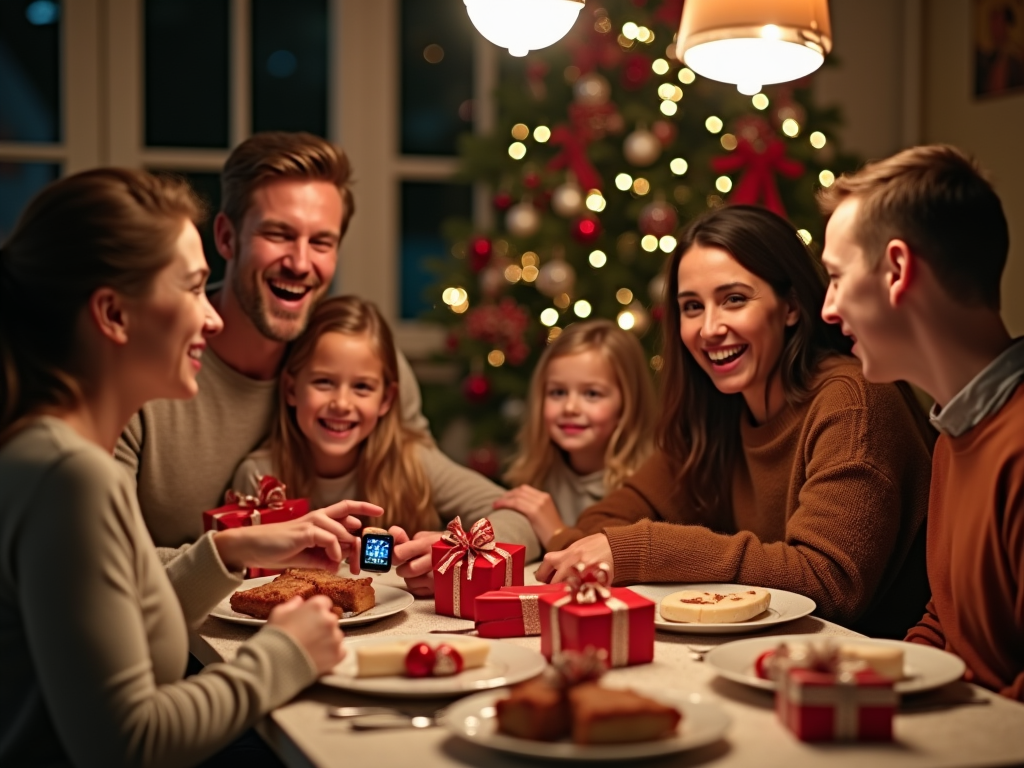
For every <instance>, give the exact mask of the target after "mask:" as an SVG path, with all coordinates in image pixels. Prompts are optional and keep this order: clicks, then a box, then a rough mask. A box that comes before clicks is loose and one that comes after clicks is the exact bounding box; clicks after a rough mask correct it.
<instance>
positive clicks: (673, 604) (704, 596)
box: [660, 587, 772, 624]
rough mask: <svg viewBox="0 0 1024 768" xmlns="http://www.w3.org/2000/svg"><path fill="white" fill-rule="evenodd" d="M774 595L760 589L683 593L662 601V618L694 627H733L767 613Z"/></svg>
mask: <svg viewBox="0 0 1024 768" xmlns="http://www.w3.org/2000/svg"><path fill="white" fill-rule="evenodd" d="M771 600H772V593H771V592H769V591H768V590H767V589H761V588H760V587H747V588H746V589H743V590H740V591H738V592H726V593H725V594H722V593H718V592H700V591H698V590H694V589H684V590H682V591H680V592H673V593H672V594H671V595H669V596H668V597H666V598H665V599H664V600H662V601H661V608H660V612H661V618H663V619H665V620H666V621H679V622H688V623H692V624H733V623H735V622H738V621H746V620H747V619H752V618H754V617H755V616H757V615H758V614H761V613H764V612H765V611H767V610H768V606H769V604H770V603H771Z"/></svg>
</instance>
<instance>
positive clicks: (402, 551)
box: [388, 525, 443, 597]
mask: <svg viewBox="0 0 1024 768" xmlns="http://www.w3.org/2000/svg"><path fill="white" fill-rule="evenodd" d="M388 533H390V534H391V535H392V536H394V537H395V552H394V562H395V565H396V566H397V569H396V570H395V573H397V574H398V575H399V576H401V577H402V578H403V579H405V586H406V588H407V589H408V590H409V591H410V592H412V593H413V594H414V595H416V596H417V597H431V596H433V594H434V563H433V560H432V558H431V555H430V551H431V549H432V548H433V546H434V544H435V543H437V542H439V541H440V540H441V535H442V534H443V531H420V532H419V533H417V534H416V535H415V536H413V537H412V538H411V539H410V538H409V534H407V533H406V532H405V531H404V530H402V529H401V528H399V527H398V526H397V525H395V526H392V527H391V528H390V530H389V531H388Z"/></svg>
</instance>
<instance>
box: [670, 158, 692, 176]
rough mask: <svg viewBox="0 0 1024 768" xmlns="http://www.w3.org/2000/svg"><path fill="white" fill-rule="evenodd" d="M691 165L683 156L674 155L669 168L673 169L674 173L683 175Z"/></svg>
mask: <svg viewBox="0 0 1024 768" xmlns="http://www.w3.org/2000/svg"><path fill="white" fill-rule="evenodd" d="M689 167H690V164H689V163H687V162H686V161H685V160H683V158H681V157H673V158H672V162H670V163H669V164H668V169H669V170H670V171H672V173H674V174H675V175H676V176H682V175H683V174H684V173H686V171H687V169H688V168H689Z"/></svg>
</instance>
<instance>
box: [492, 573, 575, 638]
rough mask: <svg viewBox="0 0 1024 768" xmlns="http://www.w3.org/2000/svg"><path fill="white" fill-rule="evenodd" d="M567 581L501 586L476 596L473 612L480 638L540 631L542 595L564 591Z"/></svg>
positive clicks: (525, 634) (532, 633)
mask: <svg viewBox="0 0 1024 768" xmlns="http://www.w3.org/2000/svg"><path fill="white" fill-rule="evenodd" d="M566 589H567V587H566V586H565V584H542V585H540V586H538V587H502V588H501V589H496V590H494V591H493V592H484V593H483V594H482V595H480V596H479V597H477V599H476V605H475V606H474V609H473V610H474V613H475V616H476V631H477V634H478V635H480V637H527V636H529V635H539V634H540V600H539V598H540V596H541V595H543V594H550V593H552V592H555V593H558V594H565V591H566Z"/></svg>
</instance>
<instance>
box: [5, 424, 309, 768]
mask: <svg viewBox="0 0 1024 768" xmlns="http://www.w3.org/2000/svg"><path fill="white" fill-rule="evenodd" d="M240 581H241V580H240V578H239V576H237V575H233V574H231V573H228V572H227V571H226V570H225V568H224V565H223V564H222V563H221V561H220V558H219V556H218V555H217V552H216V549H215V547H214V545H213V542H212V539H211V538H210V536H205V537H203V538H201V539H200V540H199V541H198V542H197V543H196V544H195V545H194V546H192V547H191V548H189V549H187V550H185V551H184V552H183V554H182V555H181V556H180V557H178V558H177V559H176V560H175V561H174V562H173V563H172V564H171V565H169V566H168V567H167V569H166V570H165V569H164V568H163V567H162V566H161V565H160V562H159V560H158V558H157V555H156V551H155V549H154V547H153V544H152V542H151V540H150V538H149V534H148V533H147V532H146V528H145V525H144V523H143V521H142V516H141V515H140V513H139V507H138V504H137V502H136V499H135V489H134V488H133V486H132V484H131V482H130V480H129V478H128V476H127V475H126V473H125V472H124V471H123V469H122V468H121V467H119V466H118V464H117V463H116V462H115V461H114V460H113V459H112V458H111V457H110V456H109V455H107V454H106V453H104V452H103V451H102V450H101V449H100V448H99V447H97V446H96V445H94V444H93V443H90V442H88V441H86V440H84V439H83V438H82V437H80V436H79V435H78V434H77V433H76V432H75V431H74V430H72V429H71V427H69V426H68V425H67V424H66V423H64V422H63V421H60V420H59V419H54V418H41V419H39V420H38V421H36V422H35V423H33V424H32V425H30V426H28V427H26V428H25V429H24V430H22V431H21V432H19V433H18V434H16V435H15V436H14V437H13V438H11V439H10V440H9V441H8V442H7V443H6V444H5V445H4V446H3V447H2V448H0V660H2V663H3V666H4V670H5V671H4V676H3V685H2V686H0V765H42V764H46V765H51V764H68V763H71V762H73V763H75V764H76V765H90V766H121V765H133V766H134V765H141V766H164V765H166V766H187V765H193V764H196V763H198V762H200V761H201V760H203V759H205V758H206V757H208V756H210V755H212V754H214V753H215V752H217V751H218V750H219V749H221V748H223V747H224V746H225V745H227V744H228V743H230V742H231V740H233V739H234V738H237V736H238V735H239V734H240V733H241V732H242V731H243V730H245V729H246V728H248V727H250V726H252V725H253V723H255V722H256V721H257V720H258V719H259V718H260V717H262V716H263V715H264V714H266V713H267V712H268V711H269V710H271V709H273V708H274V707H277V706H280V705H281V704H283V703H284V702H286V701H288V700H289V699H291V698H292V697H293V696H295V694H297V693H298V692H299V691H300V690H302V689H303V688H305V687H306V686H307V685H309V684H311V683H312V682H313V681H314V680H315V679H316V672H315V669H314V668H313V665H312V662H311V661H310V659H309V658H308V656H307V655H306V654H305V652H304V651H303V650H302V649H301V648H300V647H299V646H298V645H296V644H295V643H294V642H293V641H292V640H291V639H290V638H289V637H288V635H286V634H284V633H283V632H281V631H279V630H276V629H273V628H267V629H264V630H262V631H260V632H258V633H257V634H256V635H255V636H254V637H253V638H252V639H251V640H249V641H248V642H247V643H245V644H244V645H243V646H242V648H241V650H240V653H239V654H238V656H237V658H236V659H235V660H234V661H232V662H231V663H229V664H213V665H210V666H208V667H207V668H206V669H205V670H203V672H202V673H201V674H199V675H196V676H195V677H191V678H188V679H187V680H186V679H182V676H183V675H184V671H185V665H186V662H187V658H188V637H187V628H188V626H189V625H195V624H198V623H199V622H200V621H202V619H203V618H204V617H205V616H206V614H207V613H208V612H209V610H210V609H211V608H212V607H213V606H214V605H216V603H217V602H218V601H220V600H221V599H222V598H223V597H224V596H225V595H227V594H229V593H230V592H231V591H232V590H234V589H236V588H237V586H238V585H239V583H240Z"/></svg>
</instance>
